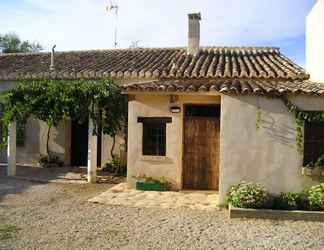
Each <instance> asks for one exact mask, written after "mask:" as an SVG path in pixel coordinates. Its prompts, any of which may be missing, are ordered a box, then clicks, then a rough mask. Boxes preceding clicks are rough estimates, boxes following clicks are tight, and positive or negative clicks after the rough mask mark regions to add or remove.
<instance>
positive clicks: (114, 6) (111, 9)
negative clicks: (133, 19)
mask: <svg viewBox="0 0 324 250" xmlns="http://www.w3.org/2000/svg"><path fill="white" fill-rule="evenodd" d="M118 8H119V7H118V5H117V4H114V3H113V2H112V1H111V2H110V4H109V5H108V6H107V7H106V10H107V12H109V13H113V14H114V15H115V27H114V47H115V48H117V45H118V43H117V33H118V25H117V24H118Z"/></svg>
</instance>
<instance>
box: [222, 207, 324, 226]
mask: <svg viewBox="0 0 324 250" xmlns="http://www.w3.org/2000/svg"><path fill="white" fill-rule="evenodd" d="M228 215H229V218H230V219H234V218H250V219H252V218H253V219H270V220H304V221H320V222H324V212H319V211H300V210H294V211H288V210H271V209H250V208H236V207H232V206H229V209H228Z"/></svg>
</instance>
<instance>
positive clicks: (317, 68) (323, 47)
mask: <svg viewBox="0 0 324 250" xmlns="http://www.w3.org/2000/svg"><path fill="white" fill-rule="evenodd" d="M306 70H307V72H308V73H309V74H310V77H311V80H312V81H314V82H320V83H324V0H317V1H316V3H315V5H314V6H313V8H312V10H311V12H310V13H309V15H308V16H307V20H306Z"/></svg>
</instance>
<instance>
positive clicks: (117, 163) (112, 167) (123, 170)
mask: <svg viewBox="0 0 324 250" xmlns="http://www.w3.org/2000/svg"><path fill="white" fill-rule="evenodd" d="M102 170H103V171H105V172H108V173H110V174H115V175H117V176H126V175H127V167H126V166H123V165H122V164H121V160H120V157H119V156H118V155H114V157H113V158H112V160H111V161H109V162H107V163H106V164H105V166H104V167H103V169H102Z"/></svg>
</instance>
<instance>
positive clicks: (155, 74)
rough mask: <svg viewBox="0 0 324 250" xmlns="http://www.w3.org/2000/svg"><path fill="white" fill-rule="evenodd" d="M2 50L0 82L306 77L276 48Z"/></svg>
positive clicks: (292, 78) (283, 78)
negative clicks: (196, 51) (193, 51)
mask: <svg viewBox="0 0 324 250" xmlns="http://www.w3.org/2000/svg"><path fill="white" fill-rule="evenodd" d="M49 66H50V53H32V54H3V55H1V56H0V80H20V79H41V78H55V79H77V78H92V79H97V78H102V77H108V76H110V77H113V78H115V79H135V78H140V79H200V78H202V79H206V78H208V79H230V78H240V79H280V80H288V79H290V80H304V79H308V78H309V76H308V75H307V74H306V73H305V71H304V70H303V69H302V68H301V67H299V66H298V65H296V64H294V63H293V62H291V61H290V60H289V59H288V58H287V57H285V56H284V55H282V54H281V53H280V51H279V49H277V48H267V47H265V48H256V47H251V48H221V47H211V48H202V49H201V50H200V53H199V54H198V55H197V56H191V55H188V54H187V50H186V49H185V48H165V49H124V50H94V51H72V52H57V53H55V71H52V72H51V71H50V70H49Z"/></svg>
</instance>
